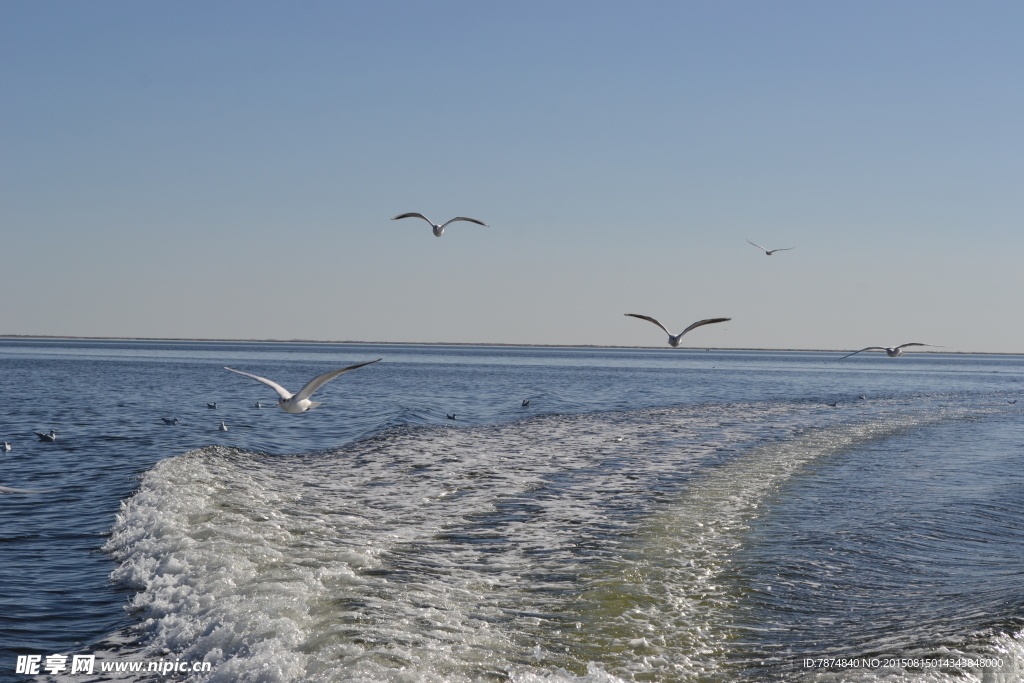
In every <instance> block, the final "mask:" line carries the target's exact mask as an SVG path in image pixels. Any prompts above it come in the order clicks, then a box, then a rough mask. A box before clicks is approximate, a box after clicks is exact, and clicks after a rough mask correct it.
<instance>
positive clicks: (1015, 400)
mask: <svg viewBox="0 0 1024 683" xmlns="http://www.w3.org/2000/svg"><path fill="white" fill-rule="evenodd" d="M1006 402H1007V403H1009V404H1010V405H1011V406H1012V405H1014V404H1015V403H1016V402H1017V399H1013V400H1012V401H1011V400H1010V399H1006Z"/></svg>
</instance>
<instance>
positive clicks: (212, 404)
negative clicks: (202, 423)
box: [206, 403, 217, 410]
mask: <svg viewBox="0 0 1024 683" xmlns="http://www.w3.org/2000/svg"><path fill="white" fill-rule="evenodd" d="M206 407H207V408H209V409H210V410H216V408H217V404H216V403H207V404H206Z"/></svg>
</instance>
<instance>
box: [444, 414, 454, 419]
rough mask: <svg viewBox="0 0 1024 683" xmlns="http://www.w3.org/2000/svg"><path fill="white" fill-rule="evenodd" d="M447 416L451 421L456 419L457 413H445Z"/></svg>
mask: <svg viewBox="0 0 1024 683" xmlns="http://www.w3.org/2000/svg"><path fill="white" fill-rule="evenodd" d="M445 415H446V416H447V417H448V419H449V420H454V419H455V413H445Z"/></svg>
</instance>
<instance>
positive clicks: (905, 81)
mask: <svg viewBox="0 0 1024 683" xmlns="http://www.w3.org/2000/svg"><path fill="white" fill-rule="evenodd" d="M1022 28H1024V6H1021V5H1019V4H1016V3H971V4H968V3H943V2H904V3H892V2H875V3H872V2H860V3H812V2H807V3H789V2H778V3H761V2H735V3H730V2H721V3H676V2H673V3H637V2H621V3H610V2H561V3H551V2H535V3H531V2H517V3H493V2H477V3H469V2H430V3H427V2H415V3H412V2H410V3H405V2H381V3H362V4H349V3H324V2H292V3H259V2H244V3H243V2H234V3H227V2H202V3H199V2H195V3H188V2H174V3H170V2H151V3H133V2H95V3H72V2H6V3H2V4H0V92H2V95H0V252H2V254H3V266H2V279H3V290H2V294H0V334H58V335H59V334H67V335H82V336H144V337H207V338H209V337H214V338H281V339H293V338H302V339H325V340H343V339H350V340H368V341H432V342H433V341H459V342H508V343H540V344H576V343H580V344H625V345H656V344H660V343H662V342H663V339H662V337H663V335H662V334H661V333H660V332H659V331H658V330H657V329H656V328H654V327H653V326H651V325H649V324H647V323H644V322H642V321H638V320H634V319H630V318H626V317H624V316H623V314H624V313H627V312H636V313H644V314H647V315H653V316H655V317H657V318H659V319H661V320H662V321H663V322H665V323H666V324H667V325H668V326H669V327H671V328H678V330H681V329H682V328H683V327H685V326H686V325H688V324H689V323H690V322H692V321H694V320H697V319H700V318H704V317H713V316H729V317H732V318H733V320H732V322H730V323H727V324H724V325H717V326H711V327H706V328H701V329H700V330H698V331H696V332H694V333H692V337H687V338H686V339H684V342H688V343H690V344H693V345H695V346H720V347H722V346H724V347H772V348H836V349H839V348H843V349H845V348H849V349H856V348H861V347H863V346H868V345H875V344H879V345H892V344H900V343H903V342H907V341H920V342H927V343H932V344H940V345H944V346H947V347H949V348H951V349H953V350H959V351H1011V352H1024V317H1022V315H1021V311H1022V310H1024V307H1022V305H1021V299H1022V297H1021V295H1022V293H1024V267H1021V265H1020V261H1021V256H1020V255H1021V254H1022V253H1024V204H1022V197H1024V192H1022V191H1021V189H1020V188H1022V187H1024V154H1022V152H1024V126H1022V125H1021V121H1022V120H1024V117H1022V114H1024V107H1022V105H1024V90H1022V89H1021V88H1020V78H1021V74H1022V73H1024V47H1022V43H1021V41H1020V39H1019V37H1020V33H1021V30H1022ZM406 211H421V212H423V213H426V214H427V215H428V216H430V217H431V218H434V219H435V220H437V221H438V222H440V221H442V220H446V219H447V218H450V217H452V216H456V215H468V216H475V217H477V218H480V219H482V220H484V221H486V222H488V223H490V224H491V226H492V227H490V228H483V227H479V226H474V225H471V224H467V223H461V224H455V225H453V226H450V227H449V228H448V230H447V231H446V233H445V236H444V237H442V238H440V239H437V238H435V237H433V236H432V235H431V234H430V230H429V227H428V226H427V225H426V224H425V223H422V222H418V221H412V220H405V221H396V222H391V221H390V220H389V218H390V217H391V216H393V215H396V214H398V213H401V212H406ZM745 239H751V240H753V241H754V242H758V243H760V244H764V245H765V246H770V247H791V246H795V247H796V249H794V250H793V251H789V252H785V253H781V254H776V255H774V256H772V257H770V258H766V257H765V256H764V255H763V254H760V253H759V252H758V251H757V250H756V249H755V248H754V247H751V246H750V245H748V244H747V243H746V242H745V241H744V240H745ZM678 330H674V331H678Z"/></svg>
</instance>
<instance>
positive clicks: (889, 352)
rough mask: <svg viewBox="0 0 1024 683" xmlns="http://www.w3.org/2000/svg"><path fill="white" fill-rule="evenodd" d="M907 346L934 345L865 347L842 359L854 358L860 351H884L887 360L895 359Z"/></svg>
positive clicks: (912, 344)
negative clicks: (887, 357)
mask: <svg viewBox="0 0 1024 683" xmlns="http://www.w3.org/2000/svg"><path fill="white" fill-rule="evenodd" d="M908 346H935V345H934V344H919V343H918V342H910V343H909V344H900V345H899V346H894V347H891V348H889V347H885V346H865V347H864V348H863V349H861V350H860V351H854V352H853V353H848V354H846V355H845V356H843V358H849V357H850V356H856V355H857V354H858V353H860V352H861V351H885V353H886V354H887V355H888V356H889V358H895V357H896V356H902V355H903V349H905V348H907V347H908ZM843 358H840V359H839V360H842V359H843Z"/></svg>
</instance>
